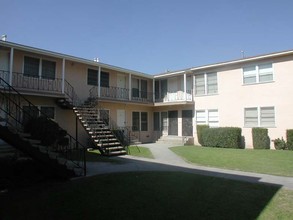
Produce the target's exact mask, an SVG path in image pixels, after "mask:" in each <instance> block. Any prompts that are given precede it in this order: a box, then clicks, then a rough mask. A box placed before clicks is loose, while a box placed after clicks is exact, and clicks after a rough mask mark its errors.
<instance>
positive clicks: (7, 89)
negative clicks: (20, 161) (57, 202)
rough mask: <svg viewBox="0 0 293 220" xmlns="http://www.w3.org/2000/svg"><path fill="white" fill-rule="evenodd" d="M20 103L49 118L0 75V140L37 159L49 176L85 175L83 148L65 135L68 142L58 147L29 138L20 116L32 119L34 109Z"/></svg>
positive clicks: (55, 144)
mask: <svg viewBox="0 0 293 220" xmlns="http://www.w3.org/2000/svg"><path fill="white" fill-rule="evenodd" d="M22 106H27V107H29V108H30V109H33V110H34V111H36V110H37V111H38V115H39V116H42V117H44V118H46V119H47V120H51V119H49V118H47V116H46V115H45V114H43V113H42V112H41V111H40V110H38V108H37V107H36V106H34V105H33V104H32V103H31V102H30V101H29V100H27V99H26V98H25V97H24V96H22V95H21V94H20V93H19V92H18V91H17V90H15V89H14V88H13V87H12V86H10V85H9V84H8V83H7V82H6V81H4V80H3V79H2V78H1V77H0V119H1V122H2V124H1V125H0V139H2V140H4V141H5V142H6V143H8V144H9V145H11V146H13V147H14V148H16V149H17V150H20V151H21V152H23V153H24V154H26V155H28V156H29V157H31V158H32V159H34V160H35V161H37V162H38V163H39V165H40V166H41V167H42V168H44V170H46V171H48V172H50V173H52V175H56V176H59V177H62V178H70V177H73V176H81V175H86V160H85V150H86V148H85V147H84V146H82V145H81V144H80V143H79V142H78V141H76V140H75V139H74V138H73V137H72V136H70V135H69V134H66V138H67V139H68V144H67V145H63V146H61V147H60V145H58V143H54V145H50V146H44V145H43V144H42V142H41V141H40V140H35V139H32V137H31V135H30V134H28V133H25V129H24V128H25V123H26V122H25V121H24V118H26V119H33V118H35V116H34V113H36V112H30V111H27V109H26V110H25V109H24V108H23V107H22ZM58 129H60V130H61V129H62V128H60V127H58ZM62 130H63V129H62ZM56 147H57V148H56Z"/></svg>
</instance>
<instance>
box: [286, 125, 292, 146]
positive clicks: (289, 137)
mask: <svg viewBox="0 0 293 220" xmlns="http://www.w3.org/2000/svg"><path fill="white" fill-rule="evenodd" d="M286 139H287V148H288V149H289V150H293V129H288V130H287V131H286Z"/></svg>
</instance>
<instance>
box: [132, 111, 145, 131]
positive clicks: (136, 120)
mask: <svg viewBox="0 0 293 220" xmlns="http://www.w3.org/2000/svg"><path fill="white" fill-rule="evenodd" d="M147 130H148V113H147V112H132V131H147Z"/></svg>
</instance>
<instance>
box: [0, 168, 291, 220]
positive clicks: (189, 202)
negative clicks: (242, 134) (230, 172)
mask: <svg viewBox="0 0 293 220" xmlns="http://www.w3.org/2000/svg"><path fill="white" fill-rule="evenodd" d="M292 196H293V191H285V190H280V189H279V188H277V187H276V186H269V185H262V184H254V183H246V182H238V181H233V180H227V179H221V178H216V177H207V176H200V175H194V174H188V173H178V172H131V173H118V174H105V175H98V176H94V177H88V178H84V179H78V180H75V181H70V182H66V183H59V184H50V185H45V186H44V185H42V186H41V185H40V186H38V187H37V188H29V189H26V190H19V191H15V192H8V193H6V194H2V195H0V203H1V204H2V205H1V211H0V218H1V219H55V220H58V219H256V218H258V217H259V216H261V217H263V219H266V217H269V219H290V217H292V215H293V210H292V205H293V200H292ZM275 210H278V212H277V213H275Z"/></svg>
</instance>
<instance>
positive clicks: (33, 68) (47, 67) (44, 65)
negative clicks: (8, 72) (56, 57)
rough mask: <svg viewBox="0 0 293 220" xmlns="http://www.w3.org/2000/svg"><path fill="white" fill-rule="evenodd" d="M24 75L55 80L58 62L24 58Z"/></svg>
mask: <svg viewBox="0 0 293 220" xmlns="http://www.w3.org/2000/svg"><path fill="white" fill-rule="evenodd" d="M23 75H24V76H29V77H36V78H39V77H41V78H43V79H55V77H56V62H53V61H49V60H43V59H39V58H33V57H24V67H23Z"/></svg>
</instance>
